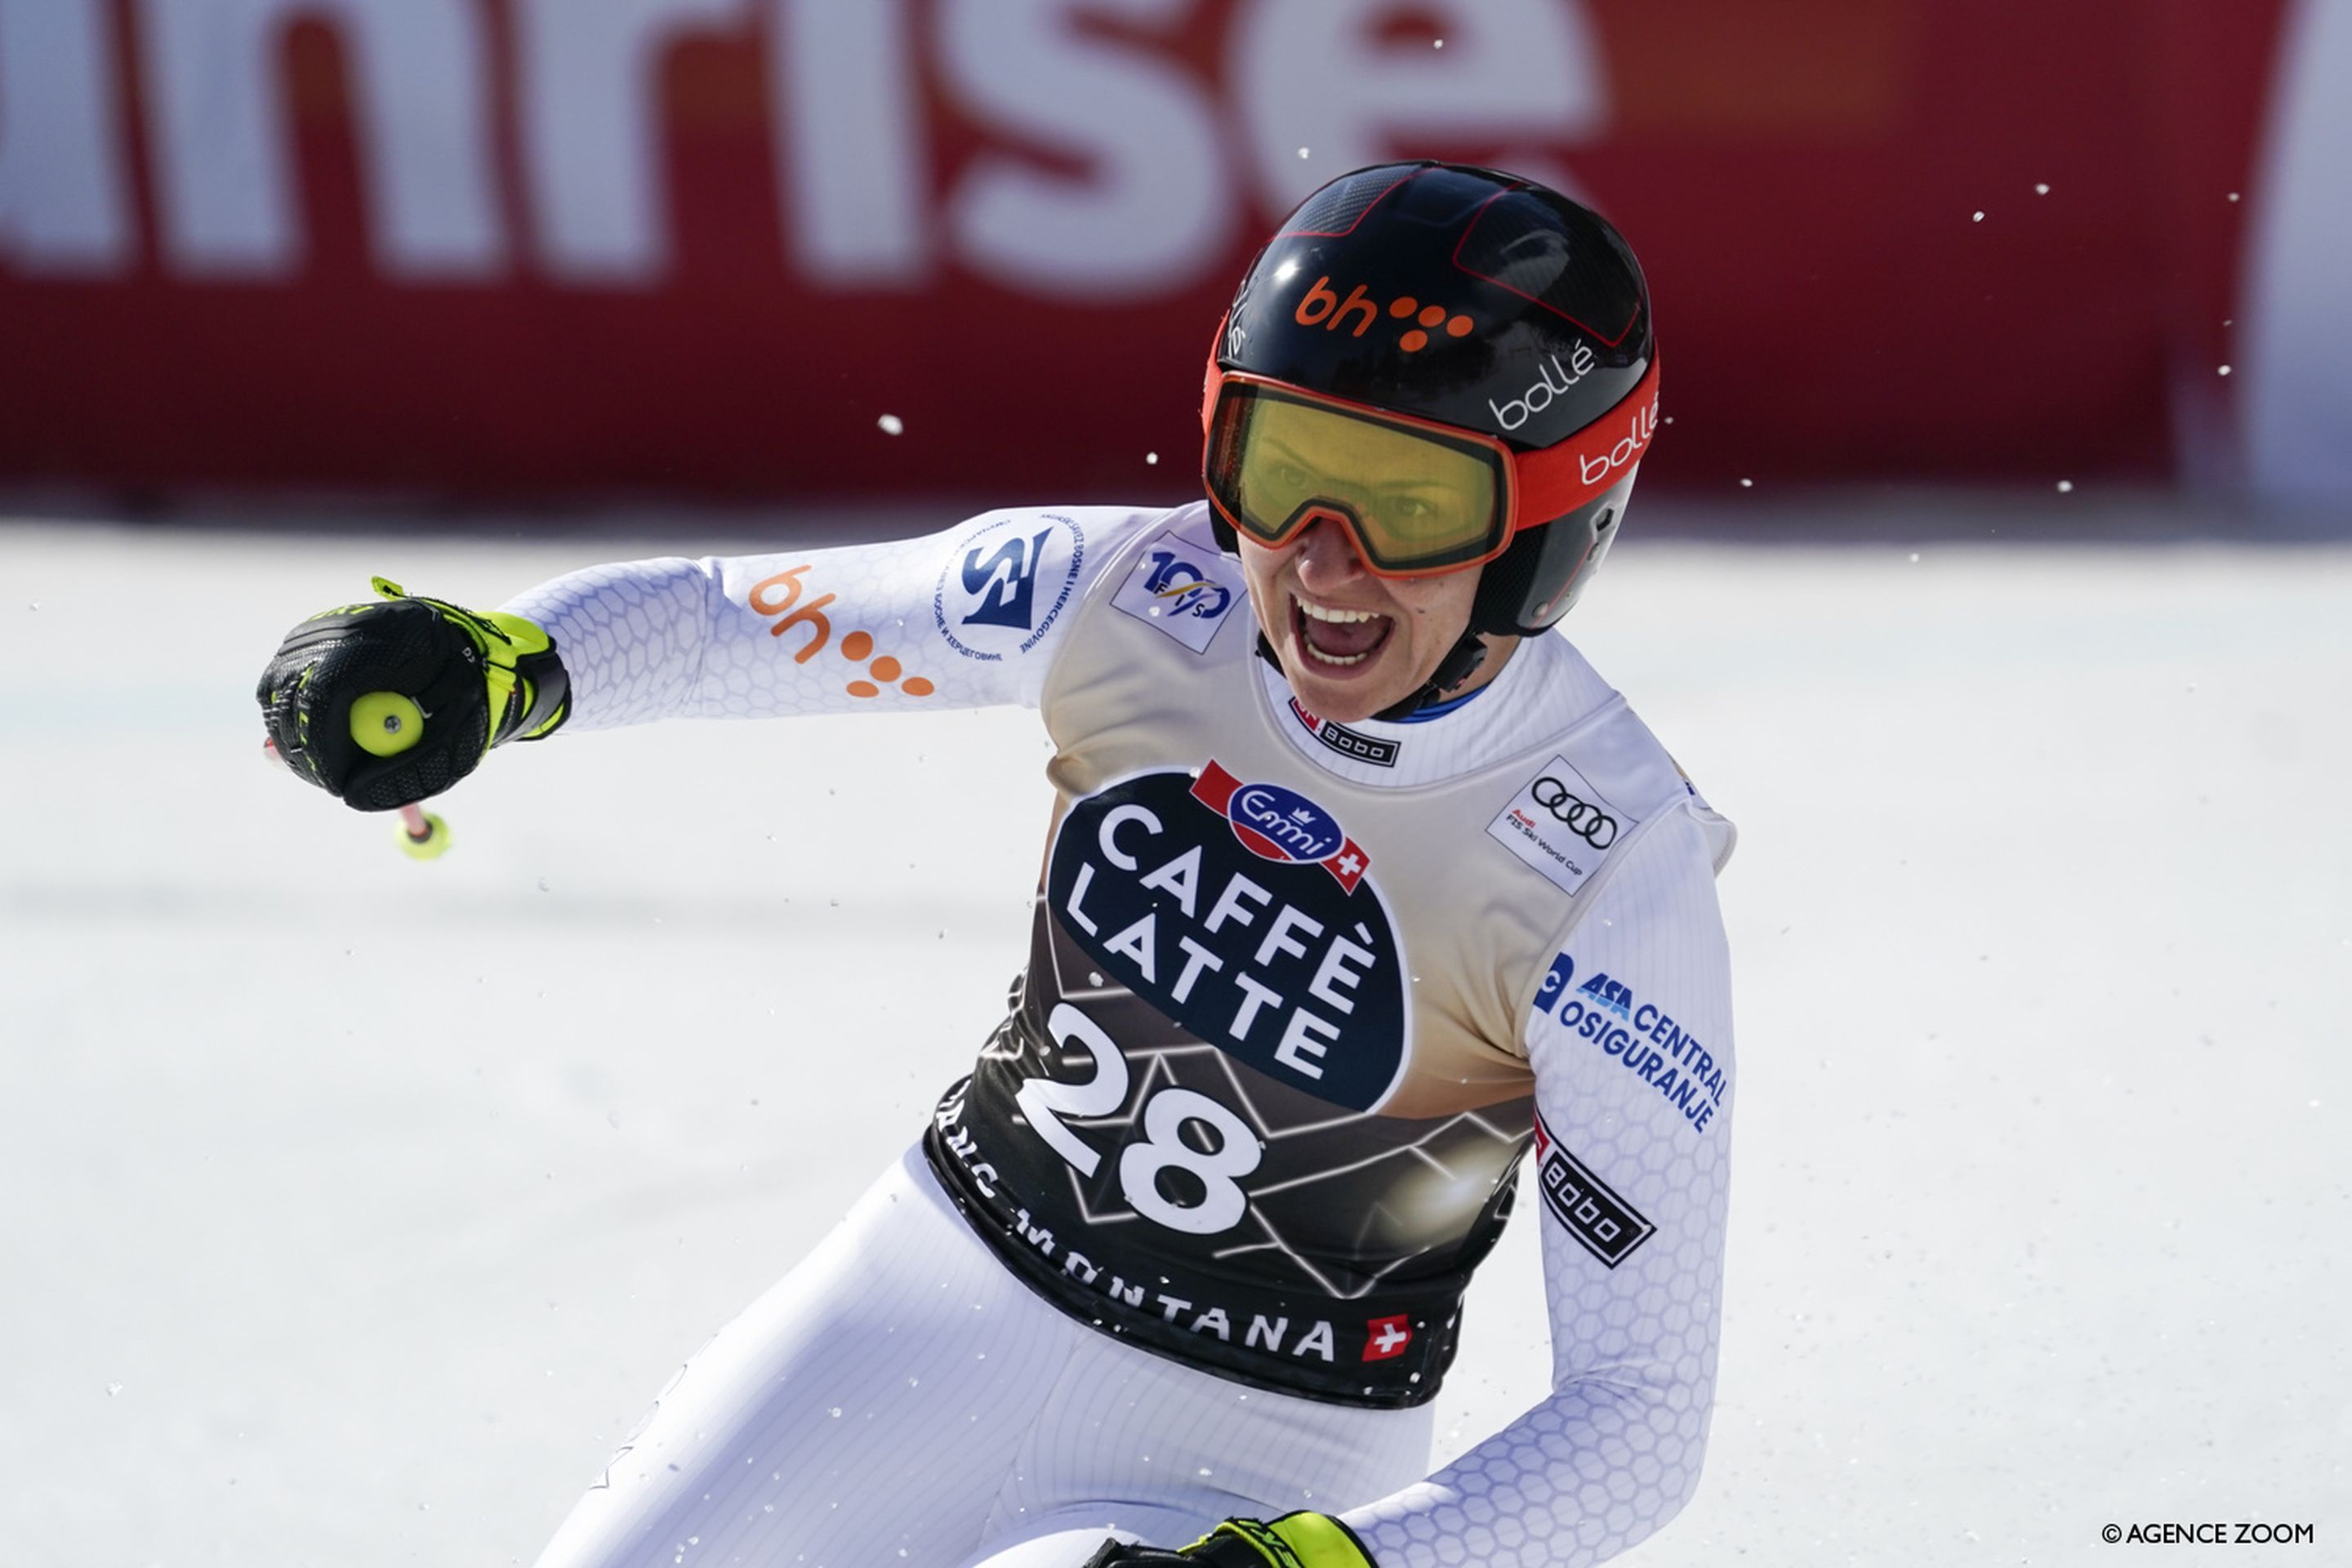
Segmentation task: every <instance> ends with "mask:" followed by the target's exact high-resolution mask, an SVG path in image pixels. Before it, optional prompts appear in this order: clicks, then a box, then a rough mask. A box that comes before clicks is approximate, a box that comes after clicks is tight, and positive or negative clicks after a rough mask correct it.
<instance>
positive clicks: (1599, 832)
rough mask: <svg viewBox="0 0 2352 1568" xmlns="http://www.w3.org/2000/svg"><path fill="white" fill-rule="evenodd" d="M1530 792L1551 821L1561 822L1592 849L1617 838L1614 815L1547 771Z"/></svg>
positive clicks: (1605, 845)
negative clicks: (1549, 814) (1548, 813)
mask: <svg viewBox="0 0 2352 1568" xmlns="http://www.w3.org/2000/svg"><path fill="white" fill-rule="evenodd" d="M1533 793H1534V795H1535V802H1536V804H1537V805H1539V806H1542V807H1543V808H1544V809H1545V810H1546V811H1549V812H1550V813H1551V815H1552V820H1553V821H1555V822H1559V823H1564V824H1565V825H1566V826H1567V827H1568V830H1569V831H1570V833H1573V834H1575V835H1576V836H1577V837H1579V838H1581V839H1583V840H1584V841H1585V842H1586V843H1587V844H1590V845H1591V846H1592V847H1594V848H1595V849H1606V848H1608V847H1610V846H1611V845H1612V844H1614V843H1616V842H1617V819H1616V818H1615V817H1613V816H1610V815H1609V814H1608V813H1607V812H1605V811H1603V810H1601V807H1599V806H1597V805H1593V804H1592V803H1591V801H1589V800H1587V799H1585V798H1584V797H1583V796H1582V795H1579V794H1577V793H1576V792H1575V791H1574V790H1572V789H1570V787H1569V786H1568V785H1567V784H1563V783H1561V782H1560V781H1559V779H1556V778H1554V777H1552V776H1551V775H1550V774H1549V773H1546V774H1545V775H1544V776H1543V777H1541V778H1539V779H1538V780H1536V782H1535V788H1534V792H1533Z"/></svg>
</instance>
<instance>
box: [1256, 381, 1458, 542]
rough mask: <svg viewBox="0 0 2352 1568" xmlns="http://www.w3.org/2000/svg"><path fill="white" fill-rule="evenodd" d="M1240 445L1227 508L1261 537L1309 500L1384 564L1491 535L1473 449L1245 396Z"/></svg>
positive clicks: (1269, 536)
mask: <svg viewBox="0 0 2352 1568" xmlns="http://www.w3.org/2000/svg"><path fill="white" fill-rule="evenodd" d="M1240 443H1241V449H1240V452H1239V453H1238V455H1237V456H1238V459H1239V460H1238V461H1237V462H1236V463H1235V464H1234V480H1235V484H1234V489H1235V494H1234V497H1233V500H1234V503H1235V506H1234V510H1236V511H1237V512H1238V513H1239V514H1240V519H1239V520H1240V521H1242V522H1243V523H1244V525H1245V526H1246V527H1247V528H1248V530H1249V531H1251V532H1252V533H1255V534H1257V535H1258V536H1259V537H1261V538H1263V539H1266V540H1274V539H1278V538H1280V537H1281V536H1282V535H1283V534H1284V533H1285V532H1286V531H1287V530H1288V528H1289V527H1290V525H1291V522H1292V521H1293V520H1294V519H1296V518H1297V517H1298V516H1299V514H1300V513H1301V511H1302V510H1305V509H1307V508H1309V507H1312V506H1316V505H1318V504H1319V505H1325V506H1328V507H1331V508H1332V509H1334V510H1340V511H1344V512H1345V513H1346V514H1347V515H1348V516H1349V518H1350V519H1351V520H1352V521H1354V522H1355V525H1356V531H1357V537H1358V538H1359V539H1360V541H1361V542H1362V543H1363V546H1364V549H1365V551H1366V552H1368V553H1369V554H1370V556H1371V558H1372V559H1373V561H1374V562H1375V563H1378V564H1380V565H1382V566H1388V567H1392V568H1402V567H1411V566H1413V565H1415V564H1418V563H1423V562H1430V561H1443V560H1446V559H1450V558H1456V557H1459V556H1461V555H1463V554H1465V552H1467V553H1475V552H1477V551H1478V550H1479V549H1481V548H1483V547H1485V546H1486V543H1487V542H1489V541H1490V539H1491V538H1492V535H1493V533H1494V531H1495V527H1496V520H1497V515H1498V512H1499V510H1500V509H1499V508H1498V506H1497V504H1496V474H1495V468H1494V463H1493V461H1492V459H1491V458H1488V457H1486V456H1484V455H1482V454H1479V453H1477V452H1475V451H1465V450H1463V449H1461V448H1458V447H1453V446H1450V445H1447V444H1445V443H1444V442H1442V441H1439V440H1437V439H1434V438H1433V437H1427V436H1423V435H1419V434H1416V433H1414V432H1412V431H1410V430H1404V429H1400V428H1397V427H1395V426H1388V425H1381V424H1375V423H1373V422H1372V421H1370V420H1367V419H1360V418H1357V417H1354V416H1350V415H1348V414H1345V413H1341V412H1339V411H1338V410H1336V409H1329V408H1320V407H1317V406H1315V405H1311V404H1305V403H1295V402H1292V401H1290V400H1288V399H1286V398H1278V397H1258V398H1255V399H1253V406H1252V407H1251V408H1250V410H1249V413H1248V416H1247V418H1246V420H1245V421H1244V423H1243V425H1242V428H1241V431H1240Z"/></svg>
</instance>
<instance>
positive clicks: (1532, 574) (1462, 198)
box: [1202, 162, 1657, 707]
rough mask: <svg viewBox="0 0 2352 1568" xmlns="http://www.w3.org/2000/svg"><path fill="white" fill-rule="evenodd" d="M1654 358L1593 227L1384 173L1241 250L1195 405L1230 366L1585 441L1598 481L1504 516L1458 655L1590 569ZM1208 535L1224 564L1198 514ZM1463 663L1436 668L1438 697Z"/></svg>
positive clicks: (1563, 596)
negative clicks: (1531, 513)
mask: <svg viewBox="0 0 2352 1568" xmlns="http://www.w3.org/2000/svg"><path fill="white" fill-rule="evenodd" d="M1656 359H1657V348H1656V342H1655V338H1654V334H1653V331H1652V329H1651V321H1650V296H1649V289H1648V286H1647V284H1646V283H1644V282H1643V277H1642V269H1641V266H1640V264H1639V263H1638V262H1636V261H1635V260H1634V258H1633V249H1632V247H1629V246H1628V245H1627V244H1626V243H1625V241H1624V239H1623V237H1622V236H1620V235H1619V234H1618V232H1617V231H1616V229H1615V228H1613V227H1612V226H1610V224H1609V223H1608V221H1607V220H1606V219H1604V218H1602V217H1601V216H1600V215H1599V214H1597V213H1595V212H1593V211H1591V209H1590V208H1588V207H1585V206H1583V205H1580V204H1579V203H1577V202H1573V201H1570V199H1569V198H1568V197H1566V196H1563V195H1559V193H1558V192H1556V191H1553V190H1549V189H1548V188H1546V187H1545V186H1542V185H1539V184H1535V183H1533V182H1531V181H1528V180H1523V179H1519V178H1517V177H1516V176H1514V175H1510V174H1501V173H1498V172H1496V171H1495V170H1492V169H1481V168H1474V167H1470V166H1467V165H1465V164H1458V163H1428V162H1421V163H1383V164H1379V165H1375V166H1373V167H1371V168H1366V169H1359V170H1357V171H1356V172H1354V173H1353V174H1342V175H1340V176H1339V178H1338V179H1336V180H1333V181H1332V182H1331V183H1330V184H1327V185H1325V186H1323V187H1322V188H1321V189H1320V190H1318V191H1317V192H1315V194H1314V195H1310V196H1308V197H1307V200H1306V201H1305V202H1304V203H1303V204H1301V205H1300V206H1299V207H1298V209H1297V211H1295V212H1293V213H1292V214H1291V215H1290V216H1289V218H1288V219H1287V220H1286V221H1285V222H1284V224H1283V226H1282V227H1281V229H1280V231H1279V232H1277V233H1276V235H1275V237H1273V238H1272V239H1270V240H1268V241H1267V242H1266V244H1265V247H1264V248H1263V249H1261V250H1260V251H1259V252H1258V254H1257V257H1256V258H1255V260H1254V261H1253V262H1252V263H1251V264H1250V268H1249V270H1248V272H1247V273H1246V274H1245V275H1244V277H1243V279H1242V281H1241V287H1240V288H1238V289H1235V290H1234V299H1233V304H1232V305H1231V307H1230V308H1229V309H1228V310H1227V311H1226V314H1225V320H1224V321H1223V325H1222V326H1221V327H1220V329H1219V331H1218V334H1217V341H1216V343H1215V345H1214V347H1213V350H1212V353H1211V355H1210V362H1209V376H1208V380H1209V388H1208V402H1211V403H1213V401H1214V399H1215V394H1216V387H1217V384H1218V383H1219V380H1220V375H1221V373H1223V372H1239V373H1243V374H1249V375H1254V376H1258V377H1263V378H1265V379H1266V380H1270V381H1274V382H1278V383H1281V384H1285V385H1288V386H1293V387H1296V388H1298V389H1299V390H1301V391H1304V392H1307V393H1312V394H1319V395H1324V396H1327V397H1333V398H1340V399H1345V400H1347V401H1349V402H1351V403H1356V404H1360V405H1367V406H1369V407H1371V408H1375V409H1379V410H1381V411H1384V412H1388V413H1392V414H1402V415H1408V416H1415V417H1418V418H1422V419H1426V420H1431V421H1433V422H1435V423H1437V424H1440V425H1445V426H1452V427H1454V428H1455V429H1459V430H1465V431H1469V432H1472V433H1475V434H1476V435H1479V436H1483V437H1497V438H1499V439H1500V440H1501V441H1502V443H1503V444H1504V446H1505V447H1507V448H1509V449H1510V450H1511V451H1512V452H1514V453H1537V452H1542V451H1544V450H1545V449H1547V448H1549V447H1557V446H1559V444H1560V443H1562V442H1565V441H1567V440H1569V439H1570V437H1575V436H1578V435H1579V434H1580V433H1586V447H1587V449H1588V450H1591V451H1592V452H1593V453H1595V454H1596V456H1594V457H1593V458H1590V459H1588V460H1587V461H1586V462H1585V465H1584V466H1585V468H1586V472H1587V475H1588V477H1591V475H1592V473H1593V470H1594V466H1595V465H1596V464H1597V465H1599V477H1600V478H1601V479H1609V480H1612V481H1613V482H1610V483H1608V485H1607V488H1606V489H1603V490H1601V492H1600V493H1598V494H1595V495H1592V496H1591V497H1590V499H1588V500H1584V501H1583V502H1582V503H1581V504H1580V505H1578V506H1576V507H1575V508H1574V509H1573V510H1569V511H1567V512H1564V513H1562V514H1560V515H1558V516H1553V517H1548V518H1541V517H1538V518H1523V519H1521V520H1520V521H1519V523H1518V527H1517V531H1515V532H1514V533H1513V535H1512V537H1511V540H1510V542H1509V544H1508V546H1507V548H1506V549H1504V551H1503V552H1502V553H1501V554H1499V555H1496V556H1495V557H1494V558H1493V559H1491V560H1489V561H1487V562H1486V563H1485V566H1484V569H1483V574H1482V575H1481V576H1480V578H1479V583H1478V592H1477V596H1476V598H1475V601H1474V604H1473V606H1472V609H1471V616H1470V626H1469V629H1468V633H1467V634H1465V638H1464V641H1465V644H1475V637H1476V634H1478V633H1481V632H1486V633H1491V634H1495V635H1497V636H1512V635H1519V636H1528V635H1533V634H1534V633H1537V632H1540V631H1543V630H1545V629H1546V628H1548V627H1549V626H1553V625H1555V624H1557V623H1558V622H1559V619H1560V617H1561V616H1565V615H1566V614H1567V613H1568V612H1569V609H1570V607H1571V606H1572V605H1574V604H1575V603H1576V599H1577V595H1579V594H1580V592H1581V591H1582V590H1583V587H1584V584H1585V583H1586V582H1587V581H1589V580H1590V579H1591V576H1592V574H1593V572H1594V571H1595V570H1596V569H1597V568H1598V567H1599V566H1600V564H1601V557H1602V556H1603V555H1604V554H1605V553H1606V552H1607V551H1608V548H1609V543H1610V541H1611V540H1612V538H1613V537H1614V536H1615V534H1616V532H1617V529H1618V526H1619V523H1620V521H1622V518H1623V516H1624V510H1625V503H1626V500H1627V498H1628V497H1629V496H1630V495H1631V493H1632V491H1633V475H1634V471H1635V469H1636V468H1638V467H1639V464H1640V458H1641V455H1642V453H1643V451H1644V450H1646V448H1647V446H1648V442H1649V438H1650V436H1651V433H1652V432H1653V431H1654V428H1655V424H1656V413H1655V402H1654V385H1655V384H1654V378H1653V377H1652V375H1651V372H1652V370H1653V368H1654V364H1655V362H1656ZM1637 395H1639V397H1638V400H1637ZM1628 404H1633V406H1630V407H1628V406H1625V405H1628ZM1202 413H1203V417H1204V419H1205V418H1206V416H1207V414H1208V408H1207V405H1206V404H1205V403H1204V405H1203V410H1202ZM1612 415H1614V416H1615V417H1614V418H1613V419H1612V418H1611V416H1612ZM1603 420H1610V423H1609V424H1608V425H1607V426H1601V421H1603ZM1619 425H1622V426H1625V427H1626V428H1625V429H1624V430H1623V431H1618V430H1617V429H1616V426H1619ZM1595 426H1601V429H1600V430H1599V431H1595V430H1594V428H1593V427H1595ZM1609 435H1614V436H1616V437H1619V438H1618V439H1617V440H1615V441H1614V442H1613V443H1612V442H1609V441H1607V440H1606V439H1604V438H1603V437H1606V436H1609ZM1612 457H1613V458H1614V460H1613V461H1612V460H1611V459H1612ZM1203 477H1204V479H1205V478H1206V475H1205V473H1204V476H1203ZM1211 522H1212V526H1213V528H1214V529H1215V530H1216V533H1217V538H1218V542H1219V543H1221V544H1222V545H1223V547H1224V548H1225V549H1226V550H1227V551H1228V552H1233V551H1234V550H1235V549H1236V547H1237V542H1236V537H1235V534H1234V530H1233V528H1232V525H1231V524H1230V523H1228V522H1227V521H1225V520H1224V519H1223V518H1222V517H1220V516H1218V515H1217V514H1216V511H1215V510H1214V509H1212V511H1211ZM1457 651H1461V650H1457ZM1457 666H1458V667H1460V668H1458V670H1457V669H1456V668H1454V667H1457ZM1473 667H1475V655H1474V656H1472V657H1469V658H1466V659H1465V658H1449V659H1448V660H1447V661H1446V663H1445V665H1444V666H1441V668H1440V675H1441V677H1444V678H1445V679H1444V684H1446V685H1452V684H1458V683H1459V682H1460V681H1461V680H1462V679H1465V678H1466V676H1467V674H1468V670H1469V668H1473ZM1436 684H1437V683H1436V682H1433V686H1434V685H1436ZM1433 696H1434V692H1432V693H1430V694H1428V695H1423V696H1419V697H1417V698H1416V699H1414V700H1412V701H1411V702H1410V703H1409V704H1407V705H1400V706H1401V707H1410V706H1420V705H1423V704H1424V703H1426V702H1427V701H1429V700H1432V698H1433Z"/></svg>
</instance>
